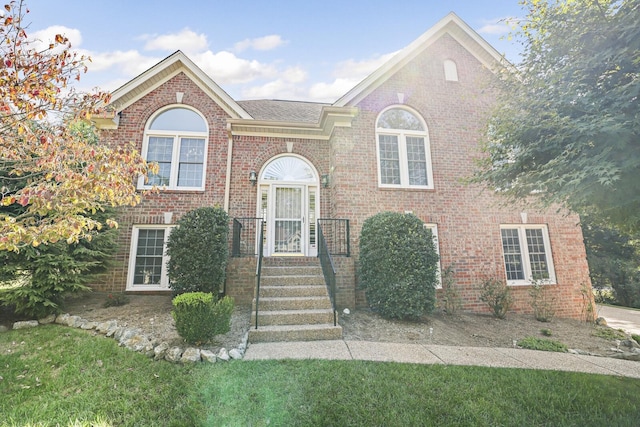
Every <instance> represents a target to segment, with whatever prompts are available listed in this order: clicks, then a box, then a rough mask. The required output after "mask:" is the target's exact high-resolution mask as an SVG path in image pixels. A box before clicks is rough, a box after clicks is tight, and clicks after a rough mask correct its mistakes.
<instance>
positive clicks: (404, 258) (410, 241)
mask: <svg viewBox="0 0 640 427" xmlns="http://www.w3.org/2000/svg"><path fill="white" fill-rule="evenodd" d="M437 263H438V254H437V252H436V249H435V245H434V241H433V236H432V234H431V231H430V230H428V229H426V228H425V227H424V224H423V222H422V221H420V219H419V218H418V217H416V216H415V215H413V214H401V213H397V212H382V213H379V214H376V215H374V216H372V217H370V218H368V219H367V220H366V221H365V222H364V224H363V225H362V231H361V234H360V265H359V278H360V285H361V286H362V288H364V289H366V292H367V293H366V295H367V301H368V302H369V305H370V306H371V308H372V309H374V310H377V311H378V312H379V313H380V314H381V315H382V316H384V317H387V318H398V319H407V318H408V319H416V318H419V317H421V316H423V315H424V314H426V313H429V312H431V311H433V308H434V306H435V299H436V291H435V286H436V283H437V280H438V279H437V268H438V267H437V266H438V264H437Z"/></svg>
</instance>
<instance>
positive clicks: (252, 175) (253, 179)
mask: <svg viewBox="0 0 640 427" xmlns="http://www.w3.org/2000/svg"><path fill="white" fill-rule="evenodd" d="M249 182H250V183H251V184H252V185H256V182H258V175H256V171H251V172H249Z"/></svg>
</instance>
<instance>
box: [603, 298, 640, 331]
mask: <svg viewBox="0 0 640 427" xmlns="http://www.w3.org/2000/svg"><path fill="white" fill-rule="evenodd" d="M596 308H597V311H596V313H597V314H598V316H600V317H604V318H605V319H606V320H607V325H608V326H610V327H612V328H613V329H622V330H624V331H626V332H627V333H630V334H638V335H640V310H636V309H633V308H626V307H616V306H613V305H598V306H597V307H596Z"/></svg>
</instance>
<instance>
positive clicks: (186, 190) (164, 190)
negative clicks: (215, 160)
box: [136, 187, 204, 193]
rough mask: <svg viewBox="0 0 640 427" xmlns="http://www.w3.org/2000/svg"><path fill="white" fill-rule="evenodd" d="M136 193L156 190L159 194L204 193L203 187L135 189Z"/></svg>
mask: <svg viewBox="0 0 640 427" xmlns="http://www.w3.org/2000/svg"><path fill="white" fill-rule="evenodd" d="M136 189H137V190H138V191H150V190H154V189H155V190H158V192H159V193H204V187H202V188H194V187H185V188H181V187H137V188H136Z"/></svg>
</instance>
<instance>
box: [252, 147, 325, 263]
mask: <svg viewBox="0 0 640 427" xmlns="http://www.w3.org/2000/svg"><path fill="white" fill-rule="evenodd" d="M284 157H291V158H295V159H297V160H300V161H302V162H304V163H305V164H306V166H308V168H309V170H310V172H311V174H312V175H313V177H312V179H304V180H291V179H288V180H277V179H264V172H265V170H267V168H268V167H269V165H271V164H272V163H273V162H274V161H276V160H278V159H282V158H284ZM258 176H259V179H258V191H257V203H256V206H257V209H256V210H257V215H256V216H257V217H259V218H263V219H265V220H266V221H265V222H266V236H265V243H266V245H265V248H264V249H265V252H264V255H265V256H316V255H317V235H316V233H317V227H316V226H315V224H313V226H312V227H310V221H313V222H315V221H316V220H317V218H319V215H320V180H319V175H318V172H317V170H316V168H315V167H314V166H313V164H312V163H311V162H310V161H309V160H307V159H306V158H304V157H302V156H299V155H296V154H291V153H285V154H281V155H278V156H275V157H272V158H271V159H269V160H268V161H267V162H265V164H264V165H263V167H262V169H261V170H260V174H259V175H258ZM278 188H300V189H301V190H302V191H301V193H302V194H301V197H302V200H301V203H302V231H301V236H300V237H301V240H302V242H301V252H299V253H297V252H296V253H277V252H275V220H276V218H275V209H276V207H275V201H276V197H275V194H276V191H277V189H278ZM311 199H312V201H313V203H314V204H315V206H314V209H313V212H310V211H309V208H310V206H309V205H310V200H311ZM311 234H313V236H311Z"/></svg>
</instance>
